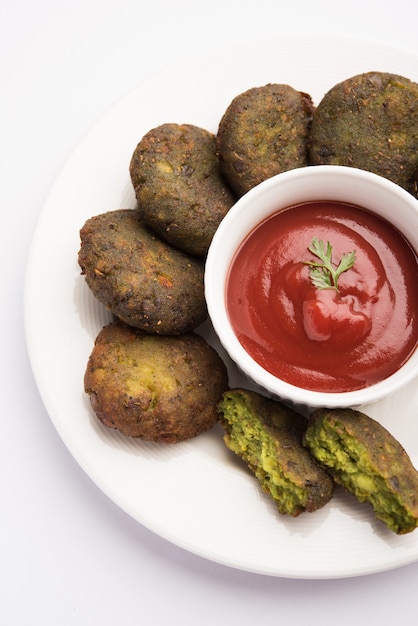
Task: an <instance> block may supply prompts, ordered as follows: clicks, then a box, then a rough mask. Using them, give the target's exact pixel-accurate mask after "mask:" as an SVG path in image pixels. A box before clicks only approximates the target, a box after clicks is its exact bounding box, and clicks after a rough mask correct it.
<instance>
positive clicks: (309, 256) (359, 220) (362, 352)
mask: <svg viewBox="0 0 418 626" xmlns="http://www.w3.org/2000/svg"><path fill="white" fill-rule="evenodd" d="M314 239H317V240H321V241H323V242H324V244H325V245H326V244H327V242H329V243H330V245H331V247H332V265H333V267H334V268H335V267H337V266H338V264H339V261H340V259H341V258H342V257H343V255H345V254H347V253H349V252H352V251H355V261H354V264H353V265H352V267H350V268H349V269H347V270H346V271H343V272H342V273H341V274H340V276H339V278H338V289H336V288H335V287H334V286H331V287H328V288H318V287H317V286H315V285H314V283H313V281H312V274H311V266H310V265H308V264H307V263H309V262H310V263H312V262H314V263H315V262H318V263H321V261H320V260H319V258H318V257H317V256H315V255H314V254H313V253H312V252H311V251H310V250H309V249H308V248H309V247H310V246H311V244H312V241H313V240H314ZM226 296H227V307H228V315H229V318H230V321H231V324H232V326H233V329H234V331H235V333H236V335H237V337H238V339H239V341H240V343H241V344H242V345H243V347H244V348H245V349H246V350H247V352H248V353H249V354H250V355H251V356H252V357H253V358H254V360H255V361H257V362H258V363H259V364H260V365H261V366H262V367H264V368H265V369H266V370H268V371H269V372H271V373H272V374H274V375H275V376H277V377H278V378H281V379H282V380H284V381H286V382H288V383H291V384H293V385H297V386H299V387H303V388H305V389H310V390H314V391H326V392H345V391H353V390H355V389H361V388H363V387H367V386H369V385H371V384H373V383H375V382H378V381H380V380H383V379H385V378H387V377H388V376H389V375H390V374H392V373H394V372H395V371H396V370H397V369H398V368H399V367H400V366H401V365H402V364H403V363H404V362H405V361H406V360H407V359H408V358H409V356H410V355H411V354H412V353H413V351H414V350H415V348H416V345H417V338H418V264H417V257H416V254H415V252H414V250H413V249H412V247H411V246H410V244H409V243H408V242H407V241H406V239H405V238H404V237H403V236H402V235H401V234H400V233H399V232H398V231H397V230H396V229H395V228H394V227H393V226H391V225H390V224H389V223H388V222H386V221H385V220H383V219H381V218H379V217H378V216H376V215H374V214H372V213H371V212H369V211H367V210H365V209H362V208H360V207H357V206H351V205H346V204H343V203H340V202H328V201H324V202H312V203H305V204H301V205H298V206H295V207H290V208H288V209H285V210H284V211H281V212H279V213H277V214H275V215H273V216H272V217H270V218H268V219H267V220H265V221H264V222H262V223H261V224H260V225H259V226H257V228H256V229H254V230H253V232H252V233H250V235H249V236H248V237H247V239H246V240H245V241H244V242H243V244H242V245H241V247H240V248H239V250H238V251H237V253H236V255H235V257H234V259H233V261H232V263H231V267H230V269H229V275H228V279H227V285H226Z"/></svg>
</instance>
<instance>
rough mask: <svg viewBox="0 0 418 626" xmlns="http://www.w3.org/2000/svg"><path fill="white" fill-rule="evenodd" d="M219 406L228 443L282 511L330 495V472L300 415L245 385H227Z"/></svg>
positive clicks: (312, 505) (293, 511)
mask: <svg viewBox="0 0 418 626" xmlns="http://www.w3.org/2000/svg"><path fill="white" fill-rule="evenodd" d="M218 412H219V420H220V422H221V424H222V425H223V427H224V429H225V435H224V441H225V444H226V446H227V447H228V448H229V449H230V450H232V451H233V452H234V453H235V454H237V455H238V456H239V457H241V458H242V459H243V460H244V461H245V463H246V464H247V465H248V467H249V468H250V470H251V471H252V472H253V473H254V475H255V476H256V478H257V479H258V481H259V483H260V485H261V487H262V489H263V490H264V491H265V492H266V493H268V494H269V495H270V496H271V497H272V498H273V500H274V502H275V503H276V505H277V508H278V510H279V512H280V513H282V514H288V515H292V516H293V517H296V516H298V515H299V514H300V513H303V512H304V511H309V512H311V511H315V510H316V509H318V508H320V507H322V506H324V505H325V504H326V503H327V502H328V501H329V500H330V498H331V497H332V492H333V481H332V478H331V477H330V476H329V474H328V473H327V472H326V471H325V470H323V469H322V468H321V467H320V466H319V464H317V463H316V461H315V459H314V458H313V457H312V456H311V455H310V454H309V452H308V451H307V450H306V449H305V448H303V446H302V443H301V441H302V436H303V432H304V430H305V428H306V424H307V421H306V419H305V418H304V417H303V416H302V415H300V414H298V413H296V412H295V411H293V410H292V409H290V408H288V407H287V406H285V405H284V404H281V403H279V402H276V401H274V400H270V399H269V398H266V397H264V396H262V395H260V394H258V393H256V392H253V391H248V390H244V389H231V390H229V391H226V392H225V393H224V394H223V396H222V399H221V401H220V402H219V403H218Z"/></svg>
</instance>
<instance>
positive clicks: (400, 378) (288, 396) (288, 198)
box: [205, 165, 418, 407]
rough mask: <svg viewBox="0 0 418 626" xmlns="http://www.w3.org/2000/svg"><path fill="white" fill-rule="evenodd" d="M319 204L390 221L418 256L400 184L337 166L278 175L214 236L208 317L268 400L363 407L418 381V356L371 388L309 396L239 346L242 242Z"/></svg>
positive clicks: (411, 210) (417, 232)
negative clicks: (291, 210)
mask: <svg viewBox="0 0 418 626" xmlns="http://www.w3.org/2000/svg"><path fill="white" fill-rule="evenodd" d="M315 200H330V201H332V200H334V201H337V202H345V203H349V204H355V205H357V206H360V207H363V208H365V209H368V210H369V211H372V212H374V213H376V214H378V215H379V216H381V217H383V218H385V219H386V220H387V221H389V222H391V223H392V224H393V225H394V226H395V227H396V228H397V229H398V230H399V231H400V232H401V233H402V234H403V235H404V236H405V237H406V238H407V239H408V241H409V242H410V244H411V245H412V247H413V248H414V249H415V251H418V201H417V200H416V199H415V198H414V197H413V196H412V195H411V194H409V193H408V192H407V191H405V190H404V189H402V188H400V187H399V186H398V185H395V184H394V183H392V182H390V181H388V180H386V179H384V178H382V177H380V176H377V175H375V174H371V173H369V172H366V171H363V170H359V169H355V168H349V167H340V166H334V165H319V166H312V167H304V168H300V169H295V170H291V171H288V172H285V173H283V174H278V175H277V176H274V177H272V178H270V179H268V180H266V181H264V182H263V183H261V184H260V185H258V186H257V187H254V188H253V189H251V190H250V191H249V192H248V193H247V194H245V195H244V196H243V197H242V198H240V199H239V200H238V201H237V203H236V204H235V205H234V206H233V207H232V208H231V209H230V210H229V212H228V213H227V215H226V216H225V218H224V219H223V221H222V222H221V224H220V226H219V228H218V230H217V232H216V233H215V236H214V238H213V241H212V244H211V246H210V249H209V253H208V257H207V261H206V269H205V295H206V301H207V305H208V311H209V316H210V318H211V321H212V324H213V327H214V329H215V332H216V334H217V335H218V337H219V340H220V342H221V343H222V345H223V346H224V348H225V349H226V351H227V352H228V354H229V356H230V357H231V358H232V360H233V361H234V362H235V363H236V364H237V365H238V367H239V368H240V369H241V370H242V371H243V372H244V374H246V375H247V376H248V377H249V378H250V379H251V380H252V381H254V382H255V383H257V384H258V385H260V386H261V387H262V388H263V389H264V390H266V391H267V392H268V394H269V395H272V396H273V397H276V398H281V399H283V400H287V401H292V402H294V403H295V404H298V405H305V406H308V407H319V406H323V407H348V406H353V407H354V406H360V405H363V404H367V403H371V402H375V401H376V400H379V399H381V398H383V397H384V396H387V395H388V394H392V393H393V392H395V391H397V390H398V389H400V388H401V387H402V386H403V385H405V384H406V383H407V382H409V381H411V380H412V379H413V378H414V377H417V376H418V351H417V350H415V352H414V354H413V355H412V356H411V357H410V358H409V360H408V361H407V362H406V363H405V364H404V365H403V366H402V367H401V368H400V369H399V370H398V371H396V372H395V373H394V374H392V375H391V376H389V377H388V378H386V379H385V380H382V381H381V382H378V383H376V384H373V385H371V386H369V387H365V388H363V389H359V390H356V391H347V392H341V393H324V392H319V391H310V390H307V389H303V388H300V387H296V386H294V385H291V384H289V383H287V382H284V381H283V380H280V379H279V378H277V377H276V376H274V375H272V374H271V373H269V372H268V371H266V370H265V369H264V368H263V367H261V366H260V365H259V364H258V363H257V362H256V361H255V360H254V359H253V358H252V357H251V356H250V355H249V354H248V352H246V350H245V349H244V348H243V346H242V345H241V343H240V342H239V341H238V339H237V337H236V335H235V333H234V330H233V328H232V326H231V323H230V321H229V318H228V314H227V309H226V302H225V298H226V293H225V292H226V289H225V286H226V279H227V274H228V270H229V267H230V263H231V261H232V258H233V256H234V254H235V252H236V250H237V248H238V247H239V246H240V244H241V243H242V241H243V240H244V239H245V238H246V236H247V235H248V234H249V233H250V232H251V231H252V230H253V229H254V228H255V227H256V226H257V225H258V224H259V223H260V222H262V221H263V220H265V219H266V218H267V217H269V216H270V215H273V214H274V213H277V212H278V211H280V210H281V209H285V208H288V207H291V206H293V205H296V204H300V203H303V202H310V201H315Z"/></svg>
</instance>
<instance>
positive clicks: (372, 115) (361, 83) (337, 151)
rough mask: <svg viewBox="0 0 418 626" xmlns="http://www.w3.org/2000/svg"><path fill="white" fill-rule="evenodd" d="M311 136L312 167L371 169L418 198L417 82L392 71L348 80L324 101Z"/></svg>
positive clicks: (365, 74)
mask: <svg viewBox="0 0 418 626" xmlns="http://www.w3.org/2000/svg"><path fill="white" fill-rule="evenodd" d="M310 136H311V137H310V148H309V160H310V163H311V164H312V165H346V166H350V167H357V168H360V169H363V170H368V171H370V172H373V173H375V174H379V175H380V176H384V177H385V178H388V179H389V180H392V181H393V182H395V183H397V184H398V185H400V186H401V187H404V188H405V189H406V190H407V191H409V192H410V193H412V194H413V195H415V196H417V194H418V192H417V175H418V84H417V83H415V82H413V81H411V80H409V79H408V78H405V77H403V76H399V75H397V74H392V73H388V72H366V73H364V74H358V75H356V76H353V77H350V78H347V79H346V80H344V81H342V82H340V83H338V84H336V85H335V86H334V87H332V88H331V89H330V90H329V91H328V92H327V93H326V94H325V95H324V97H323V98H322V100H321V101H320V103H319V104H318V106H317V108H316V110H315V113H314V116H313V120H312V126H311V133H310Z"/></svg>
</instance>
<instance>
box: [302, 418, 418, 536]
mask: <svg viewBox="0 0 418 626" xmlns="http://www.w3.org/2000/svg"><path fill="white" fill-rule="evenodd" d="M304 444H305V445H306V447H307V448H308V449H309V451H310V453H311V454H312V455H313V456H314V457H315V458H316V459H317V460H318V462H319V463H321V465H322V466H323V467H324V468H326V470H327V471H328V472H330V474H331V475H332V476H333V478H334V480H335V482H336V483H338V484H339V485H342V486H343V487H344V488H345V489H346V490H347V491H349V492H351V493H352V494H354V496H356V498H357V499H358V500H359V501H360V502H368V503H369V504H371V506H372V507H373V509H374V513H375V516H376V517H377V519H379V520H381V521H382V522H384V523H385V524H386V526H387V527H388V528H390V529H391V530H392V531H394V532H395V533H397V534H405V533H409V532H411V531H413V530H414V529H415V528H416V527H417V526H418V472H417V470H416V469H415V468H414V466H413V464H412V462H411V460H410V458H409V456H408V455H407V453H406V451H405V450H404V448H403V447H402V445H401V444H400V443H399V442H398V441H397V440H396V439H395V438H394V437H393V435H392V434H391V433H389V432H388V431H387V430H386V429H385V428H384V427H383V426H382V425H381V424H379V423H378V422H376V421H375V420H373V419H372V418H371V417H369V416H367V415H365V414H364V413H362V412H360V411H357V410H354V409H317V410H316V411H314V413H313V414H312V416H311V418H310V423H309V426H308V428H307V430H306V433H305V435H304Z"/></svg>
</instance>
